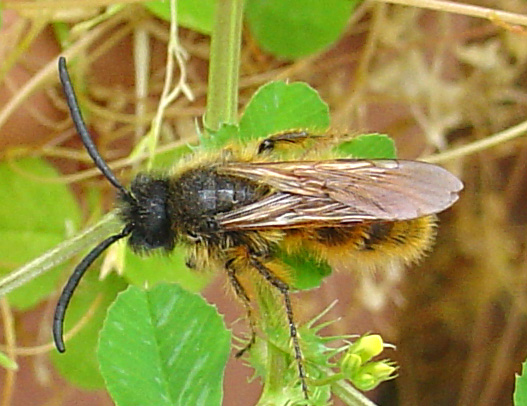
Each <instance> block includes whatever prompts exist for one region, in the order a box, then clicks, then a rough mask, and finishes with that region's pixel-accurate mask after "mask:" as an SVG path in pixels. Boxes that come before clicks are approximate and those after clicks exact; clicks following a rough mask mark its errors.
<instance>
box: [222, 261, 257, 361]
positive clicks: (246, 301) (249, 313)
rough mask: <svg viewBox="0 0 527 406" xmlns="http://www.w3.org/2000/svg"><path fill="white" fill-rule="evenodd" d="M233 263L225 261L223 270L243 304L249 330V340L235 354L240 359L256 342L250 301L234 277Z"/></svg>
mask: <svg viewBox="0 0 527 406" xmlns="http://www.w3.org/2000/svg"><path fill="white" fill-rule="evenodd" d="M233 262H234V260H232V259H231V260H229V261H227V262H226V263H225V269H226V270H227V276H228V277H229V282H230V283H231V285H232V287H233V288H234V293H235V294H236V296H237V297H238V298H239V299H240V300H241V302H242V304H243V307H244V309H245V312H246V314H247V320H248V321H249V328H250V329H251V338H250V339H249V342H248V343H247V344H246V345H245V346H244V347H243V348H242V349H241V350H239V351H238V352H237V353H236V354H235V357H236V358H240V357H241V356H242V355H243V354H245V352H246V351H248V350H250V349H251V347H252V346H253V344H254V343H255V342H256V325H255V322H254V316H253V314H252V307H251V301H250V300H249V296H248V295H247V292H246V291H245V289H244V287H243V286H242V284H241V283H240V281H239V279H238V277H237V276H236V269H235V267H234V265H233Z"/></svg>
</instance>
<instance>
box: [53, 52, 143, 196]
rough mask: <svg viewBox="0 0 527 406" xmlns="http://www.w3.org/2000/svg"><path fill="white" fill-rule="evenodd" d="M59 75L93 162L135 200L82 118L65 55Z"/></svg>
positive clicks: (117, 186) (113, 183)
mask: <svg viewBox="0 0 527 406" xmlns="http://www.w3.org/2000/svg"><path fill="white" fill-rule="evenodd" d="M59 77H60V81H61V82H62V89H63V90H64V95H65V96H66V101H67V103H68V107H69V109H70V113H71V119H72V120H73V123H74V124H75V127H76V128H77V132H78V133H79V135H80V137H81V139H82V143H83V144H84V146H85V147H86V150H87V151H88V154H90V156H91V159H93V162H94V163H95V165H96V166H97V168H99V170H100V171H101V172H102V174H103V175H104V176H105V177H106V179H108V180H109V181H110V183H111V184H112V185H114V186H115V187H116V188H117V189H118V190H119V191H120V192H121V193H122V194H123V196H126V197H128V198H129V199H132V200H133V197H132V195H131V194H130V192H129V191H128V190H126V189H125V188H124V187H123V185H121V182H119V181H118V180H117V178H116V177H115V175H114V173H113V172H112V170H111V169H110V167H109V166H108V164H107V163H106V162H105V161H104V159H103V158H102V157H101V154H99V151H98V150H97V147H96V146H95V144H94V143H93V140H92V138H91V136H90V133H89V132H88V129H87V128H86V124H85V123H84V120H83V118H82V114H81V111H80V108H79V103H78V101H77V97H76V96H75V90H73V85H72V84H71V79H70V75H69V73H68V69H67V68H66V58H64V57H63V56H61V57H59Z"/></svg>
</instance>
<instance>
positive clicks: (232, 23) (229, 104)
mask: <svg viewBox="0 0 527 406" xmlns="http://www.w3.org/2000/svg"><path fill="white" fill-rule="evenodd" d="M243 3H244V0H219V1H218V5H217V8H216V14H215V22H214V28H213V30H212V43H211V51H210V65H209V88H208V92H207V112H206V114H205V118H204V121H205V127H206V128H207V129H210V130H213V131H216V130H218V129H219V127H220V125H221V124H222V123H229V124H236V123H237V122H238V120H237V113H238V76H239V67H240V46H241V32H242V18H243Z"/></svg>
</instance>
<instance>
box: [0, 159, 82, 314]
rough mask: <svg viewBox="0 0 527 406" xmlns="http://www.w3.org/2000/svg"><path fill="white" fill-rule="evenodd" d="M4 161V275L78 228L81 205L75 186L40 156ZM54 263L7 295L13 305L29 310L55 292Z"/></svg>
mask: <svg viewBox="0 0 527 406" xmlns="http://www.w3.org/2000/svg"><path fill="white" fill-rule="evenodd" d="M13 165H14V166H16V170H14V169H11V167H10V166H9V164H7V163H0V193H1V194H2V196H4V199H2V204H1V205H0V258H2V261H1V263H0V274H1V275H4V274H7V273H8V272H10V271H12V270H13V269H15V268H17V267H18V266H20V265H22V264H24V263H25V262H27V261H29V260H31V259H33V258H36V257H37V256H39V255H40V254H42V253H43V252H45V251H46V250H48V249H50V248H52V247H54V246H55V245H57V244H58V243H60V242H61V241H63V240H64V239H65V238H67V236H68V235H71V234H72V233H74V231H75V230H76V229H77V228H78V224H79V219H80V217H81V215H80V210H79V207H78V205H77V202H76V201H75V199H74V197H73V195H72V193H71V191H70V190H69V188H68V187H67V186H65V185H64V184H61V183H58V182H53V181H49V182H45V181H41V180H38V178H46V179H52V180H58V179H59V175H58V173H57V171H56V170H55V169H54V168H53V167H51V165H49V164H47V163H46V162H45V161H43V160H41V159H36V158H31V159H23V160H19V161H15V162H13ZM62 269H64V266H61V267H57V268H54V269H53V270H51V271H48V272H47V273H45V274H43V275H40V276H39V277H38V278H36V279H34V280H33V281H31V282H29V283H27V284H26V285H24V286H22V287H20V288H18V289H16V290H15V291H13V292H11V293H10V294H9V295H8V299H9V302H10V303H11V305H12V306H13V307H15V308H18V309H27V308H29V307H32V306H34V305H36V304H37V303H39V302H40V301H41V300H42V299H44V298H45V297H46V296H48V295H49V294H50V293H52V292H54V291H55V288H56V285H57V280H58V277H59V276H60V271H61V270H62Z"/></svg>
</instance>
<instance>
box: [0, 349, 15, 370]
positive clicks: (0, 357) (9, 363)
mask: <svg viewBox="0 0 527 406" xmlns="http://www.w3.org/2000/svg"><path fill="white" fill-rule="evenodd" d="M0 366H1V367H3V368H5V369H10V370H13V371H16V370H18V364H17V363H16V362H15V361H13V360H12V359H11V358H9V357H8V356H7V355H6V354H4V353H3V352H2V351H0Z"/></svg>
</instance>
